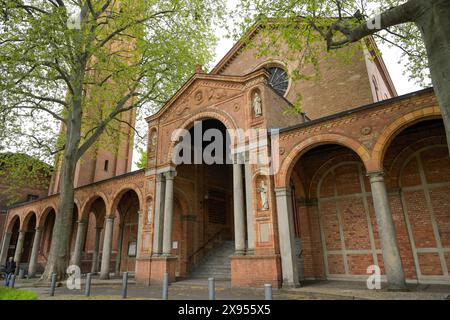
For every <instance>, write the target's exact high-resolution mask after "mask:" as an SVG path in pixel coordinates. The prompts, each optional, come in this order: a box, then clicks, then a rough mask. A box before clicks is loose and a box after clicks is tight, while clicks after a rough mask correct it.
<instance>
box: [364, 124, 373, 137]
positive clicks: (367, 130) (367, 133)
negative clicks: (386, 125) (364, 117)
mask: <svg viewBox="0 0 450 320" xmlns="http://www.w3.org/2000/svg"><path fill="white" fill-rule="evenodd" d="M371 133H372V127H371V126H366V127H363V128H362V129H361V134H362V135H364V136H368V135H369V134H371Z"/></svg>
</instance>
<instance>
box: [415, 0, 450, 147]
mask: <svg viewBox="0 0 450 320" xmlns="http://www.w3.org/2000/svg"><path fill="white" fill-rule="evenodd" d="M428 1H429V0H426V1H424V2H426V4H425V5H426V6H429V10H427V11H425V13H424V14H423V15H422V16H421V17H420V18H419V19H418V20H417V21H415V22H416V25H417V26H418V27H419V28H420V30H421V32H422V37H423V40H424V42H425V46H426V48H427V53H428V59H429V67H430V74H431V79H432V81H433V86H434V91H435V93H436V97H437V99H438V102H439V105H440V107H441V112H442V118H443V120H444V125H445V132H446V135H447V146H448V150H449V152H450V1H449V0H434V1H429V2H428Z"/></svg>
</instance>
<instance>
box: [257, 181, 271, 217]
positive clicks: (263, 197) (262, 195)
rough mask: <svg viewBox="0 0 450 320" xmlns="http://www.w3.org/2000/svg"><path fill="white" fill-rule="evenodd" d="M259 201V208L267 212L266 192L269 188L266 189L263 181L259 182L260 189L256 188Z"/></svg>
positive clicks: (267, 199) (267, 200)
mask: <svg viewBox="0 0 450 320" xmlns="http://www.w3.org/2000/svg"><path fill="white" fill-rule="evenodd" d="M258 192H259V196H260V198H261V199H260V200H261V208H262V209H263V210H269V198H268V192H269V188H268V187H267V185H266V183H265V181H264V180H261V184H260V187H259V188H258Z"/></svg>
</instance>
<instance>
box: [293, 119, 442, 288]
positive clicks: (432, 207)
mask: <svg viewBox="0 0 450 320" xmlns="http://www.w3.org/2000/svg"><path fill="white" fill-rule="evenodd" d="M443 138H444V131H443V125H442V121H440V120H433V121H426V122H423V123H419V124H417V125H414V126H412V127H410V128H409V129H406V130H405V131H404V132H403V133H401V134H400V135H398V136H397V137H396V138H395V139H394V140H393V141H392V142H391V146H390V148H389V149H388V151H387V153H386V156H385V163H384V167H385V171H386V181H387V185H388V193H389V200H390V206H391V209H392V215H393V219H394V223H395V226H396V232H397V241H398V244H399V247H400V253H401V258H402V263H403V268H404V271H405V275H406V277H407V279H409V280H413V281H416V280H417V279H419V281H421V282H430V281H441V282H442V281H449V280H450V279H449V275H448V271H447V270H448V269H449V268H450V265H449V264H448V263H449V259H448V256H449V255H448V252H446V251H448V249H449V247H450V213H449V211H448V208H449V207H450V158H449V156H448V151H447V148H446V146H445V145H442V141H443ZM291 181H292V184H293V186H294V187H295V189H296V193H297V214H298V216H299V221H300V229H301V235H300V236H301V239H302V243H303V250H304V252H303V256H304V270H305V277H306V278H319V279H321V278H324V277H326V278H330V279H331V278H342V277H343V278H358V276H366V268H367V267H368V266H369V265H371V264H378V265H379V266H380V267H381V269H382V272H383V273H384V270H383V258H382V255H381V245H380V240H379V234H378V229H377V223H376V216H375V212H374V207H373V201H372V197H371V193H370V183H369V180H368V178H367V176H366V174H365V170H364V166H363V164H362V162H361V161H360V160H359V158H358V157H357V155H356V154H354V153H353V152H352V151H350V150H348V149H346V148H343V147H332V146H329V147H319V148H317V150H314V149H313V150H311V151H310V152H308V153H306V154H305V155H304V156H303V157H302V158H301V159H300V160H299V162H298V164H297V165H296V166H295V169H294V173H293V174H292V178H291ZM297 190H301V192H297ZM303 190H305V191H303ZM315 202H317V205H316V204H315Z"/></svg>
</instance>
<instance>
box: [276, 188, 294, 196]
mask: <svg viewBox="0 0 450 320" xmlns="http://www.w3.org/2000/svg"><path fill="white" fill-rule="evenodd" d="M275 195H276V196H277V197H283V196H291V195H292V189H291V188H290V187H285V188H275Z"/></svg>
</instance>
